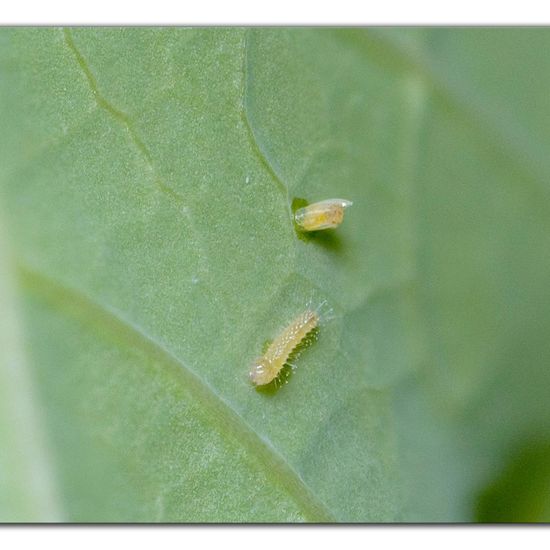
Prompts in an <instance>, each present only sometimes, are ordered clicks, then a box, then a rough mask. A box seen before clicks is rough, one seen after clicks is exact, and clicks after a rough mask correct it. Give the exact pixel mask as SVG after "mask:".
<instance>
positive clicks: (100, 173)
mask: <svg viewBox="0 0 550 550" xmlns="http://www.w3.org/2000/svg"><path fill="white" fill-rule="evenodd" d="M548 46H550V34H549V33H548V31H547V30H544V29H530V30H519V29H500V30H499V29H420V28H418V29H411V28H409V29H327V28H325V29H306V28H300V29H298V28H293V29H284V28H275V29H266V28H254V29H242V28H197V29H183V28H139V29H138V28H71V29H58V28H34V29H33V28H13V29H6V28H5V29H1V30H0V120H1V121H2V132H1V134H0V304H2V318H1V319H0V448H1V449H2V453H1V454H0V519H2V520H3V521H78V522H88V521H94V522H97V521H99V522H126V521H132V522H155V521H160V522H392V521H424V522H426V521H447V522H451V521H472V520H475V519H481V520H484V521H485V520H489V521H492V520H498V519H499V518H500V517H501V515H500V516H499V506H501V505H502V502H507V503H508V504H507V506H508V510H510V506H511V507H512V512H511V513H512V517H517V518H522V519H521V520H525V521H541V520H546V521H548V519H549V517H548V510H549V509H550V507H549V504H548V499H547V497H544V495H545V494H547V492H546V493H545V492H544V487H547V484H548V480H549V479H550V478H549V476H548V472H547V468H546V469H545V468H533V473H532V476H531V477H530V478H529V483H527V482H525V481H524V480H522V478H521V477H518V475H519V474H515V473H514V472H517V471H521V467H519V469H518V467H517V462H518V461H519V462H520V463H521V461H522V460H523V459H522V458H521V457H522V456H525V452H527V451H526V449H527V450H528V449H532V448H536V449H539V450H540V449H542V451H537V453H538V454H537V455H536V456H537V457H539V458H537V460H539V459H540V456H543V455H544V456H547V455H545V452H546V451H545V449H547V448H548V443H549V442H548V435H547V434H548V433H549V428H550V407H549V406H548V395H549V385H550V370H549V369H548V364H549V359H550V341H549V339H548V334H549V332H550V294H549V293H548V292H547V290H546V287H547V282H548V280H550V257H549V254H548V250H550V232H549V231H548V226H549V223H550V222H549V221H548V220H549V212H550V200H549V192H550V183H549V181H550V160H549V157H548V155H547V150H548V146H549V145H550V130H549V128H550V124H549V123H548V121H549V119H550V101H549V99H548V93H547V89H548V85H549V84H550V82H549V80H550V77H549V76H548V75H550V71H549V70H548V69H549V68H550V67H548V64H549V63H550V61H549V60H548V56H547V55H545V52H546V51H547V48H548ZM334 197H343V198H346V199H349V200H352V201H353V203H354V204H353V207H352V208H350V209H349V210H348V211H347V212H346V219H345V220H344V223H343V224H342V225H341V226H340V227H339V228H338V229H337V230H334V231H329V232H325V233H317V234H315V235H313V236H311V237H310V238H308V239H303V238H300V236H299V235H297V234H296V232H295V228H294V225H293V222H292V212H291V204H292V201H293V200H294V199H297V198H299V199H306V200H308V201H318V200H323V199H328V198H334ZM324 301H326V303H327V306H328V309H330V310H331V312H330V314H328V313H327V314H326V315H325V318H324V320H323V322H322V324H321V327H320V330H319V333H318V336H317V338H316V340H315V341H314V342H313V343H312V345H311V346H310V347H309V348H307V349H306V350H304V351H303V353H302V354H301V355H300V357H299V358H298V359H297V360H296V367H297V368H296V370H295V371H294V372H293V374H292V376H291V377H290V378H289V379H288V384H285V385H283V387H281V388H280V389H279V390H278V391H275V392H262V391H257V390H256V389H254V388H253V387H252V385H251V384H250V382H249V380H248V371H249V368H250V366H251V364H252V362H253V361H254V359H255V358H256V357H257V356H258V355H259V354H261V351H262V347H263V346H264V344H265V342H266V341H268V340H270V339H273V338H274V337H275V336H276V334H277V333H278V332H279V331H280V330H282V329H283V328H284V327H285V326H286V324H287V323H288V322H290V321H291V320H292V319H293V318H295V317H296V315H297V314H299V313H301V312H302V311H304V309H305V308H306V307H308V305H309V304H313V305H319V304H321V303H322V302H324ZM540 453H542V455H540ZM539 455H540V456H539ZM544 456H543V459H541V461H542V462H541V463H544ZM518 457H519V458H518ZM514 465H516V466H514ZM503 476H504V477H503ZM510 476H512V478H514V480H512V481H510ZM514 476H515V477H514ZM531 486H532V487H534V489H532V490H531V489H530V490H527V489H526V487H531ZM516 493H517V494H519V495H520V496H521V498H520V499H515V498H514V495H515V494H516ZM545 499H546V500H545ZM510 503H517V506H518V509H517V516H514V513H515V512H514V508H513V506H514V504H510Z"/></svg>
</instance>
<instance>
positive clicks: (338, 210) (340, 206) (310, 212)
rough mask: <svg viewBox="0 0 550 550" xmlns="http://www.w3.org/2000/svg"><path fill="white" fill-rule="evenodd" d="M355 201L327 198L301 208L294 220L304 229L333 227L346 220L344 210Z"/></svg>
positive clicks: (315, 229)
mask: <svg viewBox="0 0 550 550" xmlns="http://www.w3.org/2000/svg"><path fill="white" fill-rule="evenodd" d="M352 204H353V203H352V202H351V201H348V200H346V199H327V200H325V201H321V202H315V203H313V204H309V205H308V206H304V207H303V208H299V209H298V210H296V213H295V214H294V220H295V222H296V224H297V225H298V226H299V228H300V229H301V230H302V231H320V230H321V229H333V228H334V227H338V226H339V225H340V224H341V223H342V221H343V220H344V210H345V209H346V208H348V207H349V206H351V205H352Z"/></svg>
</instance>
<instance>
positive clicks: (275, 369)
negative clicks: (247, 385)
mask: <svg viewBox="0 0 550 550" xmlns="http://www.w3.org/2000/svg"><path fill="white" fill-rule="evenodd" d="M318 325H319V310H317V311H313V310H312V309H310V308H308V309H306V311H304V312H303V313H301V314H300V315H299V316H298V317H296V318H295V319H294V320H293V321H292V322H291V323H290V324H289V325H288V326H287V327H286V328H285V329H284V330H283V331H282V332H281V333H280V334H279V335H278V336H277V337H276V338H275V340H273V342H272V343H271V344H270V345H269V347H268V348H267V350H266V352H265V353H264V354H263V355H262V356H261V357H259V358H258V359H257V360H256V361H255V362H254V364H253V366H252V368H251V369H250V380H251V382H252V383H253V384H255V385H256V386H263V385H265V384H269V383H270V382H271V381H272V380H274V379H275V378H276V377H277V376H278V375H279V372H280V371H281V369H282V368H283V367H284V365H285V364H286V363H287V361H288V358H289V356H290V355H291V354H292V352H293V351H294V350H295V349H296V347H297V346H298V345H299V344H300V343H301V342H302V341H303V340H304V338H305V337H306V336H308V334H310V333H311V332H312V331H313V330H314V329H316V328H317V326H318Z"/></svg>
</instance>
